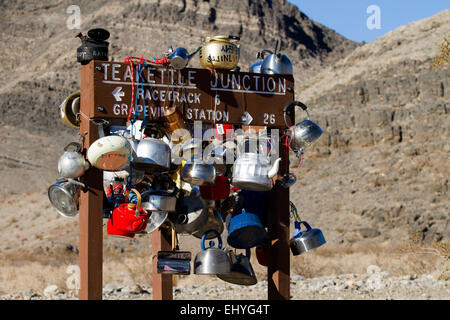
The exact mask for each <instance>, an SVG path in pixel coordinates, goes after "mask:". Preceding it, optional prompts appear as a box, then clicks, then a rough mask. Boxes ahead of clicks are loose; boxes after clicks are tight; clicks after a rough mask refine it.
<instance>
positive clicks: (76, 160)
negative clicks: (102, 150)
mask: <svg viewBox="0 0 450 320" xmlns="http://www.w3.org/2000/svg"><path fill="white" fill-rule="evenodd" d="M70 147H75V150H74V151H68V149H69V148H70ZM64 151H66V152H64V153H63V155H62V156H61V157H60V158H59V161H58V173H59V176H60V177H63V178H78V177H81V176H82V175H83V174H84V172H85V171H86V170H87V169H89V167H90V164H89V162H87V161H86V160H85V159H84V156H83V155H82V154H81V145H80V144H79V143H76V142H71V143H69V144H68V145H67V146H66V147H65V148H64Z"/></svg>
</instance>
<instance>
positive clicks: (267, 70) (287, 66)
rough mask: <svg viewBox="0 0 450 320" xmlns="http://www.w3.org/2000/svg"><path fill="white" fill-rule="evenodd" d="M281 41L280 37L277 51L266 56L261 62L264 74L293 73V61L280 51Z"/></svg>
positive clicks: (276, 47)
mask: <svg viewBox="0 0 450 320" xmlns="http://www.w3.org/2000/svg"><path fill="white" fill-rule="evenodd" d="M280 46H281V41H280V40H279V39H278V40H277V42H276V45H275V52H274V53H273V54H270V55H268V56H266V57H265V58H264V60H263V62H262V64H261V73H264V74H291V75H292V74H293V73H294V72H293V70H292V63H291V61H290V60H289V58H288V57H287V56H286V55H284V54H281V53H280Z"/></svg>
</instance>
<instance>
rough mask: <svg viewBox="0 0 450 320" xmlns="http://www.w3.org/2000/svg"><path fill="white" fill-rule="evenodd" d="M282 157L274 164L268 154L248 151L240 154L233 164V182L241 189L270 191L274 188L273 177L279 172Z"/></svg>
mask: <svg viewBox="0 0 450 320" xmlns="http://www.w3.org/2000/svg"><path fill="white" fill-rule="evenodd" d="M280 161H281V158H278V159H276V160H275V163H274V164H273V165H271V164H270V161H269V159H268V157H267V156H265V155H263V154H258V153H253V152H248V153H242V154H241V155H240V156H238V158H237V160H236V162H235V163H234V166H233V179H232V181H231V184H232V185H233V186H235V187H237V188H239V189H245V190H252V191H268V190H270V189H272V187H273V182H272V178H273V177H274V176H275V175H276V174H277V172H278V169H279V163H280Z"/></svg>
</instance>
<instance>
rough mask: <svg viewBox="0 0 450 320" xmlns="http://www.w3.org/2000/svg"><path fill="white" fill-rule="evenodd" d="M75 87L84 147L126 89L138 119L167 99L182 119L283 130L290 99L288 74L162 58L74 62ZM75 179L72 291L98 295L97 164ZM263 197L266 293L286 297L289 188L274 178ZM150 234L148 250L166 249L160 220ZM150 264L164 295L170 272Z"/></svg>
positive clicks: (155, 114)
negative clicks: (181, 64)
mask: <svg viewBox="0 0 450 320" xmlns="http://www.w3.org/2000/svg"><path fill="white" fill-rule="evenodd" d="M132 77H133V80H134V81H132ZM133 82H134V85H133ZM133 89H134V90H133ZM133 91H134V93H133ZM80 95H81V113H82V114H81V117H80V118H81V125H80V133H81V134H84V135H85V139H84V148H85V151H87V149H88V148H89V146H90V145H91V144H92V143H93V142H94V141H95V140H96V139H98V138H99V134H98V127H97V126H98V123H97V122H96V120H100V119H104V120H107V121H108V120H112V119H127V117H128V115H129V113H130V107H131V99H132V95H134V100H136V110H137V111H138V112H139V116H137V117H136V118H137V119H144V115H145V116H146V118H147V119H148V120H149V121H151V122H163V121H164V110H165V109H166V108H168V107H175V108H177V109H178V110H179V111H180V113H181V114H182V115H183V116H184V119H185V122H187V123H193V122H194V121H202V122H206V123H222V124H234V125H244V124H245V125H251V126H266V127H271V128H277V129H280V130H284V128H285V127H286V124H285V121H284V116H283V115H284V114H283V108H284V106H286V105H287V104H288V103H289V102H290V101H292V100H294V79H293V77H292V76H281V75H267V74H253V73H245V72H229V71H218V70H217V71H211V70H207V69H193V68H186V69H183V70H181V71H177V70H174V69H171V68H168V67H165V66H161V67H155V66H145V67H143V68H141V72H140V73H139V68H138V66H137V64H134V68H133V70H131V66H130V64H129V63H118V62H108V61H91V62H90V63H89V64H87V65H82V66H81V93H80ZM280 136H281V134H280ZM279 150H280V157H282V161H281V166H280V171H279V174H280V175H283V174H285V173H287V172H288V162H287V159H288V151H287V150H286V148H281V147H280V148H279ZM82 182H84V183H85V185H86V188H84V190H83V191H82V193H81V197H80V215H79V219H80V223H79V239H80V240H79V241H80V245H79V266H80V280H81V282H80V290H79V299H83V300H88V299H89V300H91V299H102V263H103V256H102V255H103V240H102V239H103V208H102V199H103V198H102V196H103V179H102V172H101V171H100V170H98V169H95V168H91V169H90V170H88V171H87V172H86V174H85V175H84V176H83V177H82ZM270 197H271V201H269V203H270V207H269V219H268V234H269V237H270V241H271V242H270V243H271V245H270V249H269V261H268V263H269V266H268V299H284V300H288V299H289V298H290V291H289V282H290V275H289V259H290V253H289V189H285V188H282V187H281V186H280V184H279V183H277V184H276V185H275V186H274V188H273V189H272V190H271V192H270ZM151 236H152V251H153V255H152V256H153V257H156V256H157V253H158V251H160V250H171V248H172V247H171V238H170V236H169V235H168V234H167V232H165V231H164V230H162V229H161V228H160V229H159V230H156V231H154V232H153V233H152V235H151ZM152 268H153V270H152V287H153V299H157V300H171V299H172V298H173V296H172V275H167V274H159V273H157V271H156V258H155V260H154V261H153V262H152Z"/></svg>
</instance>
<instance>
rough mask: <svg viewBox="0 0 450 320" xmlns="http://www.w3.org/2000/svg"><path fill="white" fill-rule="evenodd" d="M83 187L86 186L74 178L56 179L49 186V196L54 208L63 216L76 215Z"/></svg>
mask: <svg viewBox="0 0 450 320" xmlns="http://www.w3.org/2000/svg"><path fill="white" fill-rule="evenodd" d="M81 187H85V185H84V184H83V183H81V182H79V181H77V180H73V179H66V180H61V181H56V182H55V183H54V184H52V185H51V186H50V187H49V188H48V198H49V200H50V203H51V204H52V206H53V208H55V209H56V211H57V212H58V213H59V214H60V215H62V216H63V217H68V218H71V217H74V216H76V215H77V214H78V208H79V199H80V188H81Z"/></svg>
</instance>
